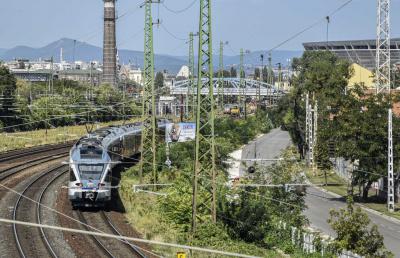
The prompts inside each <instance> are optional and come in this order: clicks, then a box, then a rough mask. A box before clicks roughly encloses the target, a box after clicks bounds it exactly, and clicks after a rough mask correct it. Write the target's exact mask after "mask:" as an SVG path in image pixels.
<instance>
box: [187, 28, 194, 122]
mask: <svg viewBox="0 0 400 258" xmlns="http://www.w3.org/2000/svg"><path fill="white" fill-rule="evenodd" d="M194 36H195V35H194V33H193V32H190V34H189V84H188V92H187V97H186V106H187V110H186V112H188V113H189V114H190V115H189V117H191V116H192V115H193V117H194V110H195V97H194V96H195V92H196V91H195V90H194Z"/></svg>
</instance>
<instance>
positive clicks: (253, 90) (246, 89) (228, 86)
mask: <svg viewBox="0 0 400 258" xmlns="http://www.w3.org/2000/svg"><path fill="white" fill-rule="evenodd" d="M203 81H204V82H206V81H207V79H203ZM189 85H190V81H189V80H182V81H176V82H174V83H173V85H172V87H171V91H170V93H171V95H186V94H194V95H195V94H197V80H195V81H194V85H193V88H192V91H191V90H189ZM213 85H214V95H218V93H220V94H223V95H224V96H244V95H245V96H247V97H255V96H258V89H259V88H260V96H263V97H268V96H273V97H280V96H282V95H284V94H285V93H286V92H285V91H283V90H281V89H278V87H276V86H275V85H271V84H268V83H265V82H260V81H256V80H252V79H245V80H244V82H243V87H241V82H240V78H224V79H223V85H224V87H223V89H218V87H219V85H220V79H218V78H214V79H213ZM208 93H209V89H208V88H203V89H202V90H201V94H202V95H207V94H208Z"/></svg>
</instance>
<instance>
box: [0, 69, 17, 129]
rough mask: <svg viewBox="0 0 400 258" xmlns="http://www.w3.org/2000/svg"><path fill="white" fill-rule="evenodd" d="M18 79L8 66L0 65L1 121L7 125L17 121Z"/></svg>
mask: <svg viewBox="0 0 400 258" xmlns="http://www.w3.org/2000/svg"><path fill="white" fill-rule="evenodd" d="M16 89H17V80H16V78H15V77H14V75H12V74H11V73H10V71H9V70H8V68H7V67H5V66H2V65H1V66H0V96H1V98H0V121H1V124H3V125H4V126H5V127H7V126H10V125H13V124H15V123H16V122H17V118H16V117H15V116H16V115H17V114H16V112H15V110H14V108H15V107H16V106H15V104H16V97H15V95H16V94H15V93H16Z"/></svg>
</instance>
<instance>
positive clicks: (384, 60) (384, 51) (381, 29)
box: [375, 0, 391, 93]
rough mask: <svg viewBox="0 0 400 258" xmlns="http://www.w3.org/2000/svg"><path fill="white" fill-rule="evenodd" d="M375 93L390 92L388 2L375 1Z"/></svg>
mask: <svg viewBox="0 0 400 258" xmlns="http://www.w3.org/2000/svg"><path fill="white" fill-rule="evenodd" d="M377 1H378V2H377V4H378V6H377V37H376V72H375V73H376V93H380V92H382V91H387V92H390V85H391V84H390V70H391V64H390V0H377Z"/></svg>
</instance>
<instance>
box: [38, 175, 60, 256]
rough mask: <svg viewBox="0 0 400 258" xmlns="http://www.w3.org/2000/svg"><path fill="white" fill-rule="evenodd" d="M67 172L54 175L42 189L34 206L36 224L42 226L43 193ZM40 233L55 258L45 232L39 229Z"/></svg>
mask: <svg viewBox="0 0 400 258" xmlns="http://www.w3.org/2000/svg"><path fill="white" fill-rule="evenodd" d="M67 172H68V170H66V171H64V172H61V173H60V174H58V175H56V176H55V177H53V178H52V179H51V180H50V181H49V182H48V183H47V184H46V185H45V186H44V188H43V190H42V191H41V192H40V195H39V198H38V200H37V204H36V213H37V221H38V224H42V218H41V215H40V211H41V207H42V205H41V204H42V200H43V196H44V194H45V192H46V191H47V190H48V189H49V187H50V185H52V184H53V183H54V182H55V181H56V180H57V179H58V178H60V177H61V176H63V175H64V174H65V173H67ZM40 232H41V234H42V237H43V240H44V242H45V244H46V246H47V248H48V250H49V251H50V254H51V256H52V257H53V258H57V257H58V255H57V254H56V252H55V251H54V249H53V248H52V246H51V244H50V241H49V240H48V237H47V235H46V232H44V230H43V228H40Z"/></svg>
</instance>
